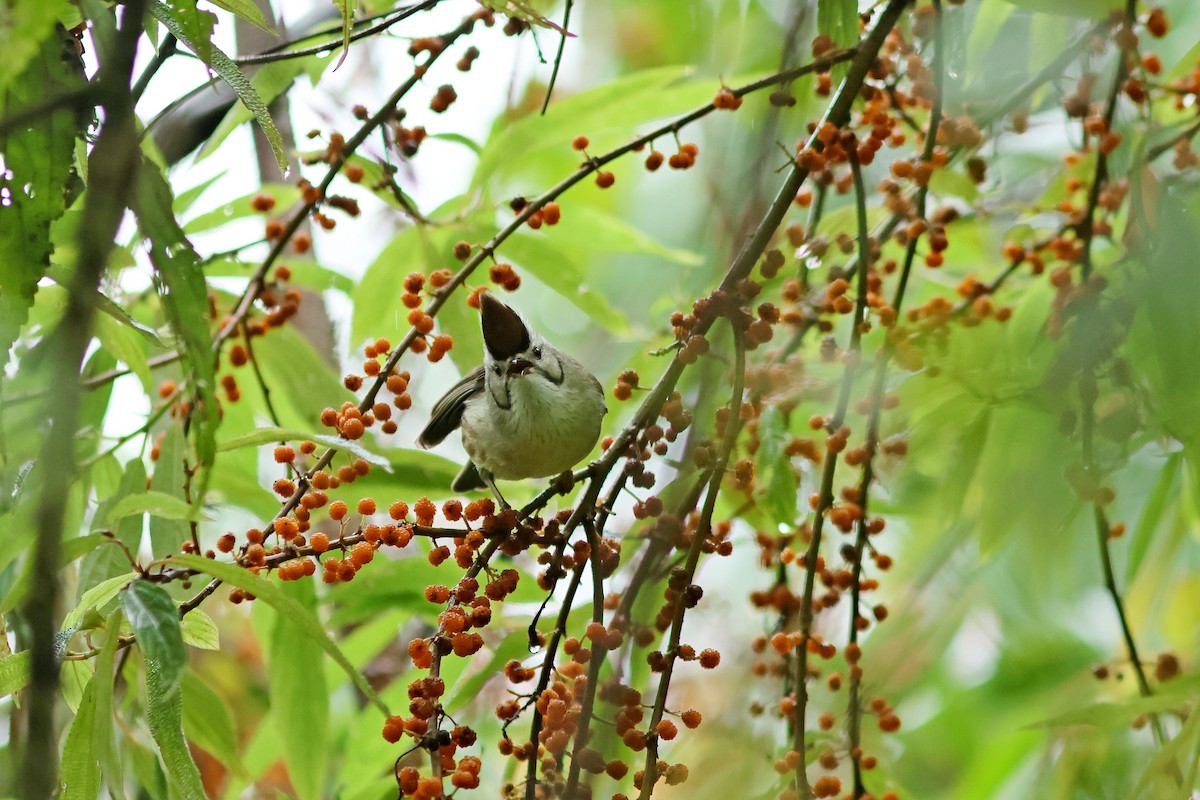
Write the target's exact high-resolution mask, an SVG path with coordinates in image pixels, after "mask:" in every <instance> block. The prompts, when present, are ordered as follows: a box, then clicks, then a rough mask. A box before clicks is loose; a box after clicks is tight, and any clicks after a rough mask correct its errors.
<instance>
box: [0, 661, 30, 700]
mask: <svg viewBox="0 0 1200 800" xmlns="http://www.w3.org/2000/svg"><path fill="white" fill-rule="evenodd" d="M29 671H30V661H29V651H28V650H22V651H21V652H19V653H12V654H11V655H6V656H0V697H7V696H8V695H10V694H13V693H14V692H19V691H20V690H21V689H23V688H25V685H26V684H27V683H29V675H30V672H29Z"/></svg>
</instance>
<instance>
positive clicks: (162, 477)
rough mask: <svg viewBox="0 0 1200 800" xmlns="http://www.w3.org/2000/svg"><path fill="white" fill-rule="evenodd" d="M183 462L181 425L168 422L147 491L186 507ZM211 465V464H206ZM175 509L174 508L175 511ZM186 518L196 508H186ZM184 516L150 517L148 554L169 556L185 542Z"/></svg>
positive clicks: (185, 527)
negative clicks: (168, 554) (149, 490)
mask: <svg viewBox="0 0 1200 800" xmlns="http://www.w3.org/2000/svg"><path fill="white" fill-rule="evenodd" d="M185 459H187V442H186V441H185V439H184V433H183V424H182V422H172V423H171V424H170V425H169V426H168V427H167V429H166V430H165V431H163V436H162V440H161V441H160V442H159V445H158V460H157V461H155V462H154V474H153V475H152V476H151V478H150V489H151V491H153V492H158V493H161V494H162V495H164V496H167V497H170V498H171V499H172V501H174V502H175V503H176V504H178V503H183V504H184V505H188V504H187V501H186V500H185V499H184V498H185V496H186V491H185V485H186V483H187V476H186V475H185V473H184V460H185ZM210 463H211V462H210ZM178 507H179V506H178V505H176V508H178ZM189 508H190V509H191V511H190V512H189V513H190V514H195V513H196V512H198V511H199V506H198V505H195V506H189ZM186 519H189V517H188V516H183V517H180V516H174V517H171V516H166V515H162V514H151V515H150V551H151V552H152V553H153V554H154V555H156V556H161V555H165V554H167V553H170V552H173V551H175V550H176V549H178V547H179V543H180V542H182V541H184V540H186V539H188V538H189V537H190V535H191V530H190V528H189V526H188V525H187V523H186V522H184V520H186Z"/></svg>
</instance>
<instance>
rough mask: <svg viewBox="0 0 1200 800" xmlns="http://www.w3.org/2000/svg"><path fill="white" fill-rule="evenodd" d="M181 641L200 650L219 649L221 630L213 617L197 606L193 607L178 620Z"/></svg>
mask: <svg viewBox="0 0 1200 800" xmlns="http://www.w3.org/2000/svg"><path fill="white" fill-rule="evenodd" d="M179 629H180V632H181V633H182V634H183V643H184V644H190V645H191V646H192V647H199V648H200V649H201V650H220V649H221V632H220V631H219V630H218V629H217V623H215V622H213V618H212V617H210V616H209V615H208V614H205V613H204V612H203V611H201V610H200V609H198V608H193V609H192V610H191V611H189V612H188V613H187V616H186V617H184V618H183V619H181V620H180V621H179Z"/></svg>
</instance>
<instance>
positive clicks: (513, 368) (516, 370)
mask: <svg viewBox="0 0 1200 800" xmlns="http://www.w3.org/2000/svg"><path fill="white" fill-rule="evenodd" d="M532 369H533V362H532V361H526V360H525V359H523V358H511V359H509V361H508V374H509V375H525V374H526V373H528V372H529V371H530V370H532Z"/></svg>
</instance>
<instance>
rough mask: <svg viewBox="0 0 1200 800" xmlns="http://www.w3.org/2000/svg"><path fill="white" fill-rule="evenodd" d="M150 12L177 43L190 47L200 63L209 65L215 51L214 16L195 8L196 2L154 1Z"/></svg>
mask: <svg viewBox="0 0 1200 800" xmlns="http://www.w3.org/2000/svg"><path fill="white" fill-rule="evenodd" d="M150 10H151V13H153V14H154V16H155V17H157V18H158V21H159V22H161V23H162V24H163V25H164V26H166V28H167V30H169V31H171V33H173V34H175V37H176V38H177V39H179V41H181V42H183V43H184V44H185V45H187V46H188V47H190V48H191V49H192V52H194V53H195V54H196V55H198V56H199V57H200V60H201V61H203V62H204V63H205V64H210V62H211V61H212V54H213V51H214V50H215V49H216V47H215V46H214V45H213V43H212V35H213V27H214V26H215V25H216V24H217V15H216V14H213V13H212V12H211V11H201V10H200V9H199V8H197V7H196V0H166V2H158V0H155V2H154V3H153V4H152V5H151V7H150ZM210 66H211V64H210Z"/></svg>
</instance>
